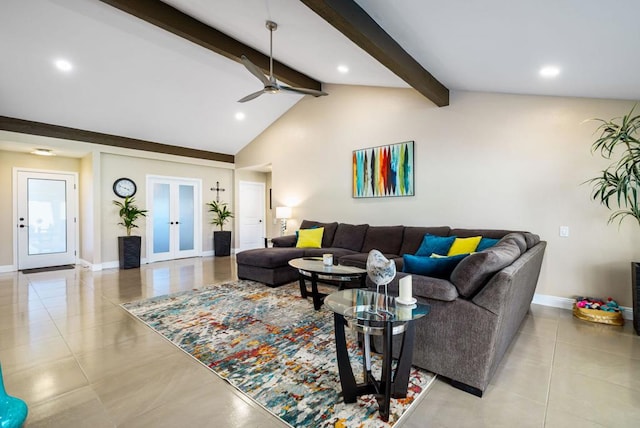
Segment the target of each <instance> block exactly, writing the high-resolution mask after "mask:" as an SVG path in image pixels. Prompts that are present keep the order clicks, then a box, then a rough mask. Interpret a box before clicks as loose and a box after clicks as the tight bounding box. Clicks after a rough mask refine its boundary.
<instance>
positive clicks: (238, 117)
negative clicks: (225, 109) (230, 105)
mask: <svg viewBox="0 0 640 428" xmlns="http://www.w3.org/2000/svg"><path fill="white" fill-rule="evenodd" d="M245 117H246V116H245V114H244V113H243V112H241V111H239V112H237V113H236V120H244V118H245Z"/></svg>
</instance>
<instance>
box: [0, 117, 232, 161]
mask: <svg viewBox="0 0 640 428" xmlns="http://www.w3.org/2000/svg"><path fill="white" fill-rule="evenodd" d="M0 130H2V131H11V132H19V133H21V134H29V135H40V136H42V137H51V138H60V139H63V140H72V141H82V142H85V143H94V144H102V145H105V146H113V147H122V148H125V149H134V150H144V151H147V152H154V153H165V154H168V155H176V156H185V157H189V158H196V159H207V160H212V161H219V162H227V163H234V162H235V157H234V156H233V155H227V154H224V153H216V152H208V151H205V150H198V149H191V148H189V147H179V146H171V145H169V144H162V143H155V142H153V141H145V140H138V139H136V138H128V137H121V136H119V135H111V134H103V133H100V132H93V131H85V130H84V129H77V128H69V127H66V126H59V125H51V124H48V123H43V122H34V121H31V120H24V119H17V118H13V117H6V116H0Z"/></svg>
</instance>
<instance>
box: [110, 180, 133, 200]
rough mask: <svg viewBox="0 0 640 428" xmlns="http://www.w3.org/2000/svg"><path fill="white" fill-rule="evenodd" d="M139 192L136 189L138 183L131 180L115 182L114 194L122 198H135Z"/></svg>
mask: <svg viewBox="0 0 640 428" xmlns="http://www.w3.org/2000/svg"><path fill="white" fill-rule="evenodd" d="M137 190H138V188H137V187H136V183H134V182H133V180H132V179H130V178H124V177H123V178H118V179H117V180H116V181H114V182H113V193H115V194H116V195H118V196H120V197H121V198H126V197H128V196H133V195H135V194H136V191H137Z"/></svg>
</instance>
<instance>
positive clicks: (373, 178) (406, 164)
mask: <svg viewBox="0 0 640 428" xmlns="http://www.w3.org/2000/svg"><path fill="white" fill-rule="evenodd" d="M352 162H353V197H354V198H381V197H386V196H413V195H414V194H415V193H414V187H413V186H414V176H413V141H405V142H404V143H398V144H391V145H387V146H380V147H372V148H369V149H361V150H355V151H354V152H353V160H352Z"/></svg>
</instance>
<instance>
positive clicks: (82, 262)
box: [77, 259, 102, 272]
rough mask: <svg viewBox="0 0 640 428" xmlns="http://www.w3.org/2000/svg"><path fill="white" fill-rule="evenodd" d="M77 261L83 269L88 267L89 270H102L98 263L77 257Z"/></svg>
mask: <svg viewBox="0 0 640 428" xmlns="http://www.w3.org/2000/svg"><path fill="white" fill-rule="evenodd" d="M77 263H78V264H79V265H80V266H82V267H83V268H85V269H89V270H90V271H91V272H98V271H101V270H102V265H101V264H100V263H95V264H94V263H91V262H88V261H86V260H83V259H78V261H77Z"/></svg>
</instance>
